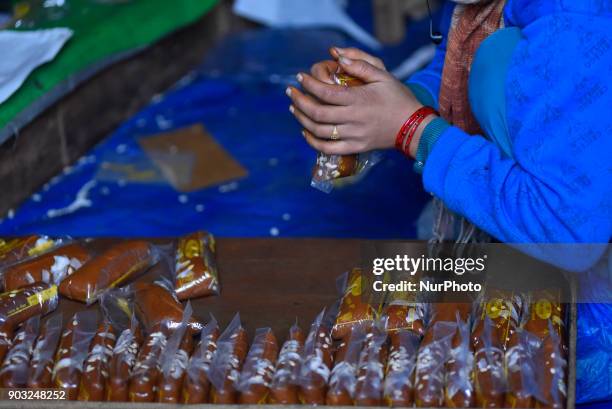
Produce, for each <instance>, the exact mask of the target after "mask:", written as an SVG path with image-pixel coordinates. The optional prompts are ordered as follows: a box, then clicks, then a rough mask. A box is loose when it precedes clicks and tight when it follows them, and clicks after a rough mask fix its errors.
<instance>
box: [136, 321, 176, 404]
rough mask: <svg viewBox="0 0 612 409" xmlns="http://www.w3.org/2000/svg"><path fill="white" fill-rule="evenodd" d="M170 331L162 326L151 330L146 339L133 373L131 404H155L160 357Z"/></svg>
mask: <svg viewBox="0 0 612 409" xmlns="http://www.w3.org/2000/svg"><path fill="white" fill-rule="evenodd" d="M168 334H169V330H168V328H167V327H165V326H163V325H162V324H158V325H157V326H155V327H152V328H151V329H150V332H149V334H148V335H147V336H146V337H145V339H144V341H143V343H142V345H141V347H140V350H139V352H138V356H137V358H136V362H135V363H134V367H133V369H132V372H131V373H130V381H129V390H128V399H129V400H130V402H154V401H155V397H156V389H157V379H158V377H159V372H160V362H159V357H160V355H161V353H162V351H163V350H164V349H165V348H166V343H167V342H168Z"/></svg>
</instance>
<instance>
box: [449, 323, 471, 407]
mask: <svg viewBox="0 0 612 409" xmlns="http://www.w3.org/2000/svg"><path fill="white" fill-rule="evenodd" d="M450 346H451V349H450V353H449V356H448V360H447V361H446V364H445V370H446V385H445V387H444V400H445V402H446V406H448V407H451V408H470V407H473V406H474V387H473V385H472V371H473V368H474V352H473V351H472V342H471V338H470V324H469V322H464V321H463V320H462V319H461V318H460V314H459V313H457V321H456V327H455V331H454V335H453V337H452V339H451V345H450Z"/></svg>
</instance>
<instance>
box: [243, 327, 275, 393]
mask: <svg viewBox="0 0 612 409" xmlns="http://www.w3.org/2000/svg"><path fill="white" fill-rule="evenodd" d="M277 356H278V342H277V340H276V337H275V336H274V332H272V329H270V328H258V329H257V330H256V331H255V338H253V342H252V343H251V348H250V349H249V353H248V354H247V357H246V359H245V361H244V366H243V368H242V372H240V376H239V377H238V380H237V381H236V389H237V390H238V391H239V392H240V397H239V399H238V402H239V403H246V404H264V403H267V401H268V396H269V394H270V384H271V383H272V377H273V376H274V367H275V365H276V358H277Z"/></svg>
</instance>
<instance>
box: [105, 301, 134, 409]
mask: <svg viewBox="0 0 612 409" xmlns="http://www.w3.org/2000/svg"><path fill="white" fill-rule="evenodd" d="M127 313H129V314H131V319H130V322H129V326H125V325H124V326H120V327H118V328H123V330H122V331H121V333H120V334H119V337H118V338H117V342H115V346H114V347H113V353H112V357H111V359H110V363H109V366H108V380H107V384H106V400H107V401H109V402H126V401H127V400H128V398H129V381H130V373H131V372H132V368H134V364H135V363H136V357H137V355H138V351H139V348H140V344H141V342H142V334H141V331H140V328H139V326H138V320H137V319H136V315H135V314H134V313H133V311H128V312H127ZM107 317H108V315H107ZM115 322H116V321H115Z"/></svg>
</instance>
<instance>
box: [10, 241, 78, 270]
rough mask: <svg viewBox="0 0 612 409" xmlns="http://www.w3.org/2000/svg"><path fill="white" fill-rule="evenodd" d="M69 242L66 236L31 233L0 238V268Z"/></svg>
mask: <svg viewBox="0 0 612 409" xmlns="http://www.w3.org/2000/svg"><path fill="white" fill-rule="evenodd" d="M68 242H70V239H68V238H57V239H52V238H51V237H48V236H40V235H31V236H25V237H17V238H13V239H1V238H0V270H2V269H3V268H5V267H7V266H10V265H12V264H15V263H20V262H22V261H25V260H28V259H30V258H32V257H36V256H39V255H41V254H44V253H45V252H47V251H51V250H53V249H56V248H57V247H59V246H62V245H64V244H66V243H68Z"/></svg>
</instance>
